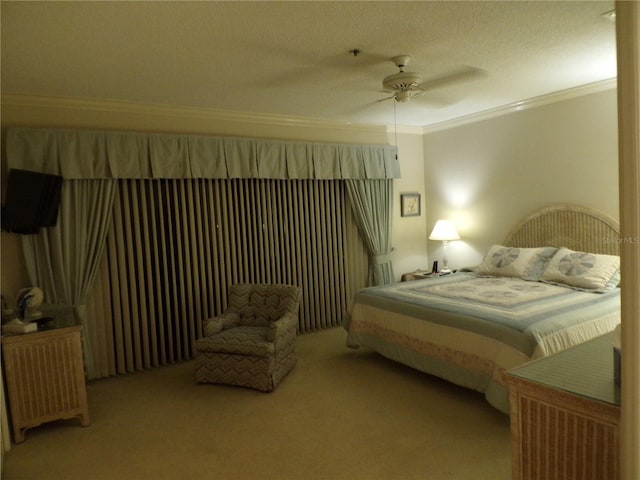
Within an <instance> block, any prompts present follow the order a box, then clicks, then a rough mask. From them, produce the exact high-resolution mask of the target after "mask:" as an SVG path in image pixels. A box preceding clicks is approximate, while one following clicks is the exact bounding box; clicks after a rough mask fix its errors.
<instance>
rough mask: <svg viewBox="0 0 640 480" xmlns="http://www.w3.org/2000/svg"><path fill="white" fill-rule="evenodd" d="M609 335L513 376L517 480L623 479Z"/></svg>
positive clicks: (510, 378)
mask: <svg viewBox="0 0 640 480" xmlns="http://www.w3.org/2000/svg"><path fill="white" fill-rule="evenodd" d="M612 345H613V343H612V337H611V335H610V334H608V335H603V336H602V337H598V338H596V339H594V340H591V341H589V342H586V343H584V344H581V345H578V346H576V347H573V348H570V349H568V350H564V351H562V352H560V353H557V354H555V355H552V356H550V357H547V358H544V359H541V360H537V361H535V362H531V363H529V364H526V365H523V366H521V367H517V368H515V369H513V370H511V371H509V372H508V373H507V375H506V381H507V383H508V385H509V388H510V401H511V434H512V452H513V477H512V478H513V479H514V480H549V479H563V480H592V479H598V480H600V479H607V480H616V479H617V478H619V474H620V472H619V457H618V424H619V422H620V388H619V387H618V386H617V385H616V384H615V382H614V368H613V347H612Z"/></svg>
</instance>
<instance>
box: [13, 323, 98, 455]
mask: <svg viewBox="0 0 640 480" xmlns="http://www.w3.org/2000/svg"><path fill="white" fill-rule="evenodd" d="M81 329H82V327H80V326H71V327H63V328H53V329H50V330H44V331H39V332H34V333H25V334H19V335H6V336H4V335H3V336H2V359H3V367H4V375H5V380H6V385H7V396H8V398H9V411H10V416H11V425H12V427H13V437H14V441H15V442H16V443H20V442H22V441H24V439H25V431H26V430H27V429H29V428H32V427H36V426H38V425H41V424H43V423H45V422H51V421H54V420H63V419H68V418H76V417H77V418H79V419H80V424H81V425H82V426H87V425H89V407H88V404H87V391H86V386H85V378H84V364H83V360H82V344H81V338H80V335H81Z"/></svg>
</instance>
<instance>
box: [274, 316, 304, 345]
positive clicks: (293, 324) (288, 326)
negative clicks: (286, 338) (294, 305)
mask: <svg viewBox="0 0 640 480" xmlns="http://www.w3.org/2000/svg"><path fill="white" fill-rule="evenodd" d="M287 331H292V332H293V334H294V335H296V334H297V331H298V317H297V316H296V315H293V314H291V313H285V314H284V315H283V316H281V317H280V318H279V319H278V320H275V321H274V322H271V325H269V330H268V332H267V340H268V341H270V342H274V341H276V339H277V338H278V337H281V336H283V335H284V334H285V332H287Z"/></svg>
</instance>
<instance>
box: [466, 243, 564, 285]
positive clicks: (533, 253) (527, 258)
mask: <svg viewBox="0 0 640 480" xmlns="http://www.w3.org/2000/svg"><path fill="white" fill-rule="evenodd" d="M556 251H557V248H554V247H541V248H515V247H505V246H503V245H494V246H492V247H491V248H490V249H489V251H488V252H487V254H486V255H485V256H484V259H483V260H482V263H481V264H480V265H479V266H478V268H476V270H475V272H476V273H477V274H478V275H491V276H499V277H520V278H522V279H524V280H533V281H537V280H539V278H540V275H542V273H543V272H544V271H545V267H546V265H547V262H548V261H549V259H550V258H551V257H553V254H554V253H555V252H556Z"/></svg>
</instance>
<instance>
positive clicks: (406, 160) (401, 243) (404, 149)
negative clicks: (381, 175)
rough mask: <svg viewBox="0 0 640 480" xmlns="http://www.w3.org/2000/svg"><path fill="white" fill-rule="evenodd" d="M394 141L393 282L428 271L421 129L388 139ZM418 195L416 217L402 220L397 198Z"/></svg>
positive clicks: (405, 131) (406, 131) (401, 131)
mask: <svg viewBox="0 0 640 480" xmlns="http://www.w3.org/2000/svg"><path fill="white" fill-rule="evenodd" d="M396 138H397V147H398V161H399V162H400V172H401V175H402V178H399V179H397V180H394V182H393V195H394V198H393V200H394V208H393V248H394V249H395V250H394V254H393V271H394V274H395V276H396V279H397V280H400V278H401V277H402V274H403V273H408V272H413V271H414V270H418V269H422V270H424V269H426V268H428V263H429V262H428V258H427V227H426V215H425V213H424V212H425V185H424V177H425V174H424V153H423V142H422V130H421V129H420V130H419V131H417V132H416V131H414V132H412V131H409V130H408V129H403V130H400V131H399V132H398V133H397V135H395V133H394V134H393V137H391V134H390V140H391V141H392V143H395V141H396ZM403 193H419V194H420V203H421V205H420V211H421V214H420V216H417V217H402V216H401V214H400V213H401V211H400V195H401V194H403Z"/></svg>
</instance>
